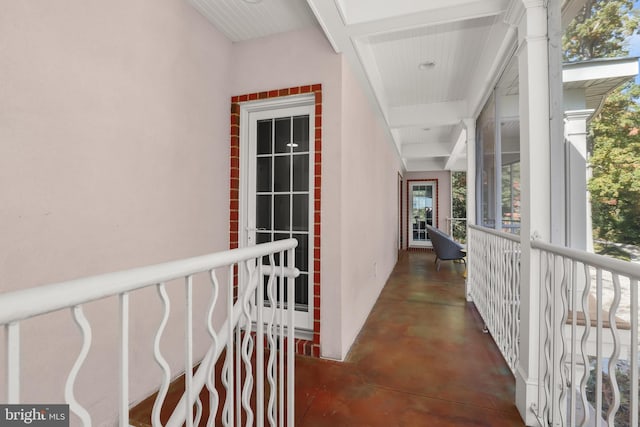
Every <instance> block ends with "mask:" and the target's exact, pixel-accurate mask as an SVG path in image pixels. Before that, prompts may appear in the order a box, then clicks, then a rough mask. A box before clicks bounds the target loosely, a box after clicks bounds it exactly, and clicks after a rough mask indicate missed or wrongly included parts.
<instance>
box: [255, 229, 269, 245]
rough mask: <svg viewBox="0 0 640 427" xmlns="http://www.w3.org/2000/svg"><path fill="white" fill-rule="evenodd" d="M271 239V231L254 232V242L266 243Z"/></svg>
mask: <svg viewBox="0 0 640 427" xmlns="http://www.w3.org/2000/svg"><path fill="white" fill-rule="evenodd" d="M270 241H271V233H261V232H257V233H256V243H258V244H260V243H268V242H270Z"/></svg>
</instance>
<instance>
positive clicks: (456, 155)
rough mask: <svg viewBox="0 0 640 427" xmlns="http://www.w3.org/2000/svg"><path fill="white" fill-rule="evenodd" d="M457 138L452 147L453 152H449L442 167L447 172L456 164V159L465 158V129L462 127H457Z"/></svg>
mask: <svg viewBox="0 0 640 427" xmlns="http://www.w3.org/2000/svg"><path fill="white" fill-rule="evenodd" d="M459 130H460V131H459V133H458V138H457V139H456V142H455V144H454V146H453V150H451V155H449V158H448V159H447V163H446V164H445V165H444V168H445V169H447V170H452V168H453V166H454V165H455V164H456V163H457V162H458V159H460V157H462V156H463V154H464V157H465V158H466V154H467V129H465V128H464V127H463V126H460V127H459Z"/></svg>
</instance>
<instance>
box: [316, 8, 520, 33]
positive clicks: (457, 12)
mask: <svg viewBox="0 0 640 427" xmlns="http://www.w3.org/2000/svg"><path fill="white" fill-rule="evenodd" d="M310 1H312V0H310ZM390 4H391V2H390ZM440 4H441V3H440V2H438V5H440ZM508 4H509V0H476V1H472V2H467V3H465V4H464V5H453V7H438V8H430V9H423V10H422V11H420V12H414V13H408V14H404V15H401V16H393V17H390V18H385V19H378V20H373V21H369V22H362V23H357V24H353V25H347V27H346V31H347V33H348V34H349V35H350V36H352V37H359V36H365V35H366V36H369V35H374V34H381V33H388V32H396V31H401V30H406V29H410V28H418V27H426V26H430V25H437V24H445V23H450V22H459V21H467V20H470V19H476V18H483V17H486V16H495V15H499V14H501V13H502V12H504V11H505V10H506V9H507V6H508Z"/></svg>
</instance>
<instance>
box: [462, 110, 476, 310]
mask: <svg viewBox="0 0 640 427" xmlns="http://www.w3.org/2000/svg"><path fill="white" fill-rule="evenodd" d="M463 124H464V127H465V129H466V131H467V236H469V224H475V223H476V121H475V120H474V119H464V120H463ZM467 241H469V239H468V237H467ZM468 280H469V275H468V274H467V278H466V279H465V288H466V289H465V295H466V296H467V301H471V294H470V292H469V287H468Z"/></svg>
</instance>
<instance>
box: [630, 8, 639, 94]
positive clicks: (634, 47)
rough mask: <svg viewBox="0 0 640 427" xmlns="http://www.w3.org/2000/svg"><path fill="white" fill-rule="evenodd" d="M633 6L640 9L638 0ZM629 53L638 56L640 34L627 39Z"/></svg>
mask: <svg viewBox="0 0 640 427" xmlns="http://www.w3.org/2000/svg"><path fill="white" fill-rule="evenodd" d="M633 8H634V9H637V10H640V0H637V1H636V2H635V3H634V4H633ZM629 55H631V56H638V57H640V34H634V35H633V36H631V39H630V40H629ZM636 83H638V84H640V75H638V76H637V77H636Z"/></svg>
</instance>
